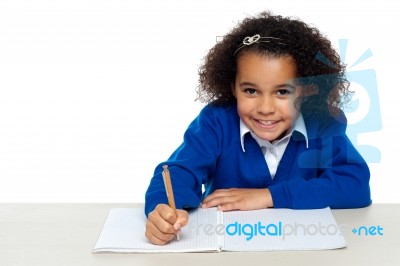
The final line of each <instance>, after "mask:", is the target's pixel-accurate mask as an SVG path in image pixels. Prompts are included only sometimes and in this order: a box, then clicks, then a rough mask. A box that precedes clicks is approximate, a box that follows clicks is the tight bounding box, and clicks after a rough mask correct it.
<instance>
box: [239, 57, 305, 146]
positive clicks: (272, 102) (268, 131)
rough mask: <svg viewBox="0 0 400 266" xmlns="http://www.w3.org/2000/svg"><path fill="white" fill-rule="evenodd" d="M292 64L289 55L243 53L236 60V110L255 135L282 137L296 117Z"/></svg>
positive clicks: (295, 95) (293, 68)
mask: <svg viewBox="0 0 400 266" xmlns="http://www.w3.org/2000/svg"><path fill="white" fill-rule="evenodd" d="M295 78H296V65H295V63H294V61H293V59H292V58H291V57H267V56H262V55H258V54H255V53H247V54H243V55H242V56H241V57H240V58H239V59H238V62H237V72H236V79H235V84H234V89H233V93H234V95H235V97H236V99H237V108H238V113H239V116H240V118H241V119H242V121H243V122H244V123H245V124H246V126H247V127H248V128H249V129H250V130H251V131H252V132H253V133H254V134H255V135H256V136H257V137H259V138H261V139H264V140H268V141H270V142H271V141H274V140H277V139H280V138H282V137H283V136H284V135H285V134H286V132H287V130H288V129H289V128H291V126H292V124H293V123H294V122H295V120H296V119H297V117H298V115H299V112H298V110H297V109H296V107H295V100H296V98H297V97H298V96H300V88H299V87H296V86H295V84H294V80H295Z"/></svg>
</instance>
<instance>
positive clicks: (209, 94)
mask: <svg viewBox="0 0 400 266" xmlns="http://www.w3.org/2000/svg"><path fill="white" fill-rule="evenodd" d="M256 34H259V35H260V36H261V37H274V38H279V40H278V41H274V40H272V41H271V42H256V43H253V44H251V45H249V46H244V47H242V48H240V49H239V50H238V48H239V47H240V46H241V45H242V43H243V40H244V38H246V37H249V36H254V35H256ZM245 53H257V54H260V55H265V56H269V57H271V56H272V57H288V56H289V57H292V58H293V59H294V61H295V63H296V66H297V76H298V77H299V79H298V82H299V84H301V85H303V88H304V89H303V90H302V92H303V93H302V96H301V102H302V104H301V107H300V111H301V112H302V113H303V114H304V115H307V114H317V115H327V114H331V115H334V116H335V115H337V114H338V112H339V111H340V108H341V107H342V105H343V103H345V102H347V101H348V99H349V95H350V91H349V82H348V81H347V79H346V77H345V68H346V66H345V65H344V64H343V63H342V62H341V61H340V57H339V55H338V54H337V52H336V51H335V49H334V48H333V47H332V45H331V42H330V41H329V40H328V39H327V38H326V37H324V36H323V35H322V34H321V33H320V32H319V30H318V29H316V28H315V27H311V26H309V25H307V24H306V23H304V22H303V21H301V20H299V19H295V18H291V17H283V16H275V15H272V14H271V13H270V12H262V13H260V14H258V15H257V16H255V17H248V18H246V19H244V20H243V21H241V22H239V24H238V26H237V27H235V28H234V29H233V30H231V32H230V33H228V34H227V35H225V36H224V37H223V39H222V40H221V41H220V42H218V43H217V44H216V45H215V46H214V47H213V48H211V49H210V51H209V52H208V54H207V55H206V56H205V58H204V62H203V64H202V65H201V66H200V68H199V86H198V88H197V94H198V96H197V100H200V101H201V102H203V103H213V104H216V105H229V104H234V103H236V98H235V97H234V95H233V93H232V86H233V84H234V82H235V76H236V67H237V61H238V58H239V57H240V56H241V55H243V54H245Z"/></svg>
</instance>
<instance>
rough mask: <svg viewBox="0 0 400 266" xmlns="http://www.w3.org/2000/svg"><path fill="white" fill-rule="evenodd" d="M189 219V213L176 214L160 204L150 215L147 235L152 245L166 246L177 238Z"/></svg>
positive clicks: (183, 211)
mask: <svg viewBox="0 0 400 266" xmlns="http://www.w3.org/2000/svg"><path fill="white" fill-rule="evenodd" d="M188 219H189V214H188V212H187V211H185V210H177V211H176V213H175V211H174V210H173V209H172V208H171V207H169V206H168V205H167V204H158V205H157V206H156V208H155V209H154V210H153V211H152V212H151V213H149V215H148V219H147V223H146V233H145V235H146V237H147V239H148V240H149V241H150V242H151V243H153V244H155V245H165V244H167V243H168V242H170V241H171V240H173V239H174V238H175V236H176V235H177V234H178V233H179V232H180V229H181V228H182V227H184V226H185V225H186V224H187V223H188Z"/></svg>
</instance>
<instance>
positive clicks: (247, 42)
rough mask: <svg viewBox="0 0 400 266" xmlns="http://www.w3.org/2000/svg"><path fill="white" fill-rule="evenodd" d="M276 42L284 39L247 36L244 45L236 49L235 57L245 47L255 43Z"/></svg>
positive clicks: (257, 35)
mask: <svg viewBox="0 0 400 266" xmlns="http://www.w3.org/2000/svg"><path fill="white" fill-rule="evenodd" d="M274 40H282V39H280V38H276V37H261V36H260V35H259V34H256V35H253V36H247V37H246V38H244V39H243V43H242V44H241V45H240V46H239V48H237V49H236V51H235V52H234V53H233V55H236V53H237V52H238V51H239V50H240V49H242V48H243V47H245V46H249V45H252V44H253V43H260V42H271V41H274ZM274 42H275V43H279V44H283V45H286V44H285V43H282V42H277V41H274Z"/></svg>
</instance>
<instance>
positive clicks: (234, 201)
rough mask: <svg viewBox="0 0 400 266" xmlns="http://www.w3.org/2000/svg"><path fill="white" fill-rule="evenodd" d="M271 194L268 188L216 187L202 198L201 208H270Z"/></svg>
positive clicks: (223, 209)
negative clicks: (216, 188)
mask: <svg viewBox="0 0 400 266" xmlns="http://www.w3.org/2000/svg"><path fill="white" fill-rule="evenodd" d="M273 206H274V205H273V202H272V196H271V192H270V191H269V189H268V188H262V189H247V188H231V189H218V190H216V191H214V192H213V193H211V194H210V195H208V196H207V198H205V199H204V200H203V204H202V205H201V207H202V208H210V207H218V209H219V210H221V211H232V210H242V211H245V210H246V211H248V210H259V209H266V208H272V207H273Z"/></svg>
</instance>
